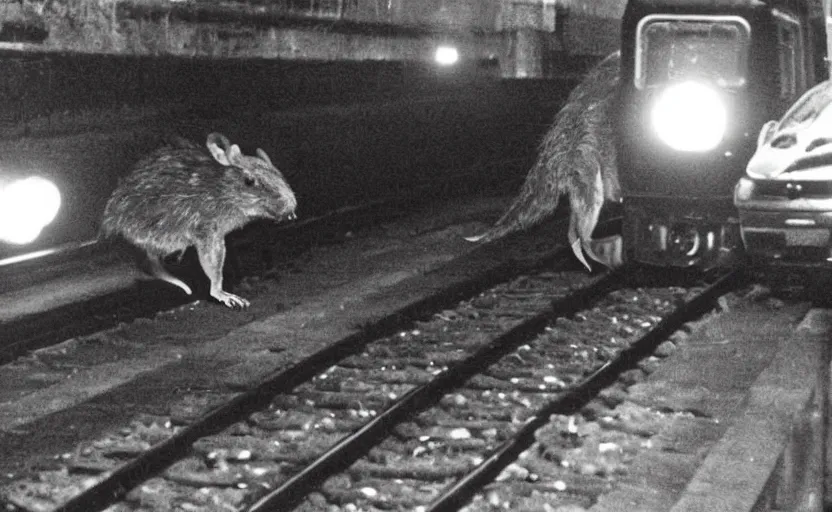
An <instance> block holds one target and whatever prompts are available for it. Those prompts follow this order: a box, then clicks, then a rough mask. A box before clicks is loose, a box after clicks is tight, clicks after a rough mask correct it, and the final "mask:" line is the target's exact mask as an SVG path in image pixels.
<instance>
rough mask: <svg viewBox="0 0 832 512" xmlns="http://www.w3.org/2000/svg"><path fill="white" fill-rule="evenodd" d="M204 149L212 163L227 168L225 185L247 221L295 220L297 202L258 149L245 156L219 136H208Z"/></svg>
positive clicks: (280, 176)
mask: <svg viewBox="0 0 832 512" xmlns="http://www.w3.org/2000/svg"><path fill="white" fill-rule="evenodd" d="M205 145H206V146H207V147H208V151H210V152H211V155H212V156H213V157H214V159H215V160H216V161H217V162H219V163H220V164H222V165H223V166H225V167H227V168H228V169H226V171H225V173H226V174H225V182H226V183H229V184H230V186H231V187H232V190H233V192H232V194H233V195H234V202H235V204H236V205H237V206H238V207H240V208H241V209H242V210H243V212H245V214H246V215H247V216H249V217H262V218H266V219H273V220H283V219H294V218H295V208H296V207H297V200H296V199H295V194H294V192H292V189H291V188H290V187H289V184H288V183H286V180H285V179H284V178H283V174H281V173H280V171H278V170H277V168H276V167H275V166H274V164H272V161H271V159H269V156H268V155H267V154H266V152H265V151H263V150H262V149H260V148H257V156H247V155H244V154H243V153H242V152H241V151H240V147H239V146H237V145H236V144H231V143H230V142H229V140H228V139H227V138H226V137H225V136H224V135H222V134H220V133H211V134H210V135H208V140H207V141H206V143H205Z"/></svg>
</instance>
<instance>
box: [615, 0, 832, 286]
mask: <svg viewBox="0 0 832 512" xmlns="http://www.w3.org/2000/svg"><path fill="white" fill-rule="evenodd" d="M825 45H826V42H825V28H824V18H823V14H822V10H821V6H820V2H811V1H803V0H763V1H761V0H630V1H629V2H628V3H627V6H626V9H625V12H624V16H623V20H622V25H621V86H620V91H619V93H620V101H619V103H618V105H619V108H618V111H617V112H616V114H615V116H616V119H615V123H616V129H617V141H616V144H617V155H618V166H619V175H620V182H621V189H622V204H621V206H622V210H623V227H622V242H623V252H624V256H625V259H626V260H628V261H631V262H637V263H643V264H648V265H655V266H663V267H694V268H700V269H705V270H707V269H712V268H716V267H723V266H731V265H736V264H739V263H741V262H743V261H744V258H745V254H744V252H745V251H744V247H743V244H742V240H741V236H740V226H739V216H738V214H737V210H736V208H735V206H734V204H733V191H734V186H735V184H736V183H737V182H738V180H739V179H740V177H741V176H742V175H743V173H744V171H745V169H746V165H747V163H748V161H749V159H750V158H751V156H752V155H753V154H754V152H755V149H756V146H757V136H758V134H759V132H760V128H761V127H762V126H763V124H764V123H765V122H766V121H769V120H771V119H777V118H780V117H781V116H782V115H783V113H784V112H785V111H786V110H787V109H788V108H789V106H790V105H792V104H793V103H794V102H795V100H797V99H798V98H799V97H800V96H801V95H802V94H803V93H804V92H805V91H806V90H808V89H809V88H811V87H812V86H814V85H815V84H816V83H818V82H820V81H822V80H824V79H825V78H826V75H827V70H826V67H825V57H826V48H825Z"/></svg>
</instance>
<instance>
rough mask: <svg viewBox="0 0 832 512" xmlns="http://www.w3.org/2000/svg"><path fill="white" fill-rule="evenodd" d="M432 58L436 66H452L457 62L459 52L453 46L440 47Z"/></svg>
mask: <svg viewBox="0 0 832 512" xmlns="http://www.w3.org/2000/svg"><path fill="white" fill-rule="evenodd" d="M433 58H434V60H435V61H436V63H437V64H440V65H442V66H452V65H454V64H456V63H457V62H458V61H459V51H458V50H457V49H456V48H454V47H453V46H440V47H438V48H437V49H436V54H435V55H434V57H433Z"/></svg>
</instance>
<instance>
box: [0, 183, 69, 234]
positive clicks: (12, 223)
mask: <svg viewBox="0 0 832 512" xmlns="http://www.w3.org/2000/svg"><path fill="white" fill-rule="evenodd" d="M60 207H61V193H60V191H58V187H56V186H55V184H54V183H52V182H51V181H49V180H47V179H45V178H41V177H37V176H33V177H29V178H24V179H17V180H13V181H10V182H7V183H5V184H0V241H3V242H7V243H12V244H18V245H23V244H28V243H31V242H33V241H34V240H35V239H36V238H37V237H38V235H40V232H41V230H43V228H44V227H46V226H47V225H49V223H51V222H52V221H53V220H55V216H56V215H57V214H58V210H59V209H60Z"/></svg>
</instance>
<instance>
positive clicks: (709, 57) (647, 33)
mask: <svg viewBox="0 0 832 512" xmlns="http://www.w3.org/2000/svg"><path fill="white" fill-rule="evenodd" d="M750 40H751V27H750V26H749V25H748V22H747V21H745V20H744V19H743V18H741V17H739V16H695V15H677V16H672V15H655V14H654V15H650V16H646V17H644V19H642V20H641V21H640V22H639V26H638V32H637V36H636V59H635V85H636V87H638V88H639V89H643V88H645V87H656V86H660V85H663V84H665V83H667V82H669V81H675V80H679V79H684V78H701V79H706V80H710V81H713V82H716V83H717V84H719V85H720V86H722V87H730V88H738V87H742V86H743V85H745V82H746V71H747V60H748V48H749V43H750Z"/></svg>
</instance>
